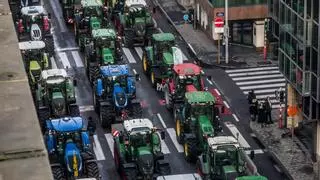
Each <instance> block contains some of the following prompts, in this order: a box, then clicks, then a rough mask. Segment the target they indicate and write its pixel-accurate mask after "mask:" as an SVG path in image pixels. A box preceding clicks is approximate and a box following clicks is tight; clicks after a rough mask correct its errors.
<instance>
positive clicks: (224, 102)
mask: <svg viewBox="0 0 320 180" xmlns="http://www.w3.org/2000/svg"><path fill="white" fill-rule="evenodd" d="M223 104H224V105H225V106H226V107H227V108H228V109H230V106H229V104H228V103H227V102H226V101H223Z"/></svg>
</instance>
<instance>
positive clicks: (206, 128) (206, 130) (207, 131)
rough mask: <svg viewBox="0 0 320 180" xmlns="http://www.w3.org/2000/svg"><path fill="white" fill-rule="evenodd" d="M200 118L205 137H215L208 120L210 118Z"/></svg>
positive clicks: (204, 116) (202, 116)
mask: <svg viewBox="0 0 320 180" xmlns="http://www.w3.org/2000/svg"><path fill="white" fill-rule="evenodd" d="M198 118H199V123H200V126H201V129H202V132H203V135H205V136H208V137H210V136H213V133H214V132H213V131H214V130H213V127H212V124H211V122H210V120H209V119H208V116H206V115H200V116H199V117H198Z"/></svg>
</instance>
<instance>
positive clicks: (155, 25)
mask: <svg viewBox="0 0 320 180" xmlns="http://www.w3.org/2000/svg"><path fill="white" fill-rule="evenodd" d="M152 21H153V23H154V27H158V24H157V22H156V20H154V19H153V18H152Z"/></svg>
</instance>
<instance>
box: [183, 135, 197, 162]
mask: <svg viewBox="0 0 320 180" xmlns="http://www.w3.org/2000/svg"><path fill="white" fill-rule="evenodd" d="M183 151H184V157H185V159H186V160H187V161H188V162H195V161H196V158H197V141H196V139H188V140H186V141H185V142H184V145H183Z"/></svg>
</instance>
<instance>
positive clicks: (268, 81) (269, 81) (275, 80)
mask: <svg viewBox="0 0 320 180" xmlns="http://www.w3.org/2000/svg"><path fill="white" fill-rule="evenodd" d="M285 81H286V80H285V79H284V78H281V79H268V80H260V81H246V82H237V83H236V84H237V85H238V86H242V85H250V84H263V83H278V82H285Z"/></svg>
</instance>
